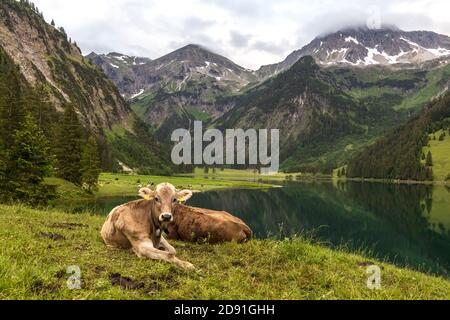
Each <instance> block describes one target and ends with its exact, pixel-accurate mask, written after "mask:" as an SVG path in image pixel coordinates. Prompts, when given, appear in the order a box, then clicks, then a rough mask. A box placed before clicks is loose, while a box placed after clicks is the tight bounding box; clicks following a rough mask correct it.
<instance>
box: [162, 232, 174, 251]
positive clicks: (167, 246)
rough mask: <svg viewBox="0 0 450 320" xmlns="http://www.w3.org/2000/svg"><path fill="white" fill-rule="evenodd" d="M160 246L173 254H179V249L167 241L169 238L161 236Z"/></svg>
mask: <svg viewBox="0 0 450 320" xmlns="http://www.w3.org/2000/svg"><path fill="white" fill-rule="evenodd" d="M160 247H162V248H163V249H164V250H166V251H167V252H168V253H171V254H177V251H176V250H175V248H174V247H172V246H171V245H170V243H169V242H167V240H166V239H165V238H164V237H162V236H161V242H160Z"/></svg>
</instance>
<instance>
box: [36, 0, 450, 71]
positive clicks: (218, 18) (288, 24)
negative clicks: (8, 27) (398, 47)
mask: <svg viewBox="0 0 450 320" xmlns="http://www.w3.org/2000/svg"><path fill="white" fill-rule="evenodd" d="M69 1H71V2H69ZM98 1H99V2H100V0H98ZM102 1H104V0H102ZM165 1H166V2H167V3H169V6H172V5H173V6H177V4H178V3H177V2H174V3H170V2H169V1H172V0H165ZM174 1H176V0H174ZM187 1H188V0H180V2H179V3H180V6H181V5H183V8H185V12H180V11H179V10H178V11H177V10H173V12H172V11H171V10H165V11H159V12H158V11H157V10H155V11H153V10H152V9H153V8H157V7H158V6H160V4H161V2H160V1H159V0H115V1H114V2H112V4H111V8H112V10H110V11H109V15H108V16H106V17H105V16H104V15H98V16H96V15H87V17H86V16H85V10H88V8H86V7H85V6H86V4H83V3H87V1H86V2H85V1H79V3H80V4H79V5H75V4H76V3H77V2H75V0H67V2H65V5H61V1H58V0H34V2H35V3H36V4H37V6H39V8H40V9H41V10H43V11H44V14H45V16H46V17H47V18H54V19H55V21H56V22H57V24H58V25H62V26H64V28H65V29H66V30H67V31H68V34H69V35H70V36H71V37H72V38H73V39H74V40H76V41H77V43H78V44H79V46H80V47H81V49H82V50H83V52H85V53H89V52H90V51H97V52H99V53H104V52H109V51H119V52H123V53H125V54H135V55H142V56H148V57H150V58H152V59H155V58H157V57H159V56H162V55H164V54H167V53H168V52H170V51H171V50H175V49H178V48H179V47H182V46H184V45H186V44H189V43H196V44H200V45H203V46H204V47H206V48H209V49H210V50H212V51H214V52H216V53H219V54H222V55H224V56H226V57H228V58H230V59H232V60H235V61H246V63H249V64H251V65H244V66H245V67H250V68H258V67H259V65H261V64H268V63H275V62H278V61H281V60H283V59H284V58H285V54H286V52H292V51H294V50H297V49H299V48H301V47H303V46H304V45H306V44H307V43H308V42H309V41H311V40H312V39H314V38H315V37H317V36H319V35H323V34H326V33H330V32H334V31H337V30H338V29H342V28H345V27H350V26H355V25H361V24H365V23H366V21H367V19H368V17H369V16H370V15H371V10H370V9H371V8H374V10H375V11H377V10H378V11H379V13H380V22H381V23H383V24H395V25H397V26H398V27H400V28H401V29H405V30H408V31H409V30H431V31H435V32H438V33H444V34H450V22H447V21H444V22H442V21H436V19H435V18H434V17H433V14H432V13H427V12H423V13H422V12H420V11H419V12H418V11H417V10H415V11H414V10H409V9H408V8H409V6H411V8H413V7H414V5H415V4H416V3H419V4H421V3H423V2H422V1H419V0H417V1H416V0H411V1H410V2H408V5H407V6H405V9H403V10H405V12H400V13H399V12H398V10H397V11H395V10H394V8H393V5H395V4H397V3H400V2H401V3H404V2H405V1H403V0H402V1H400V0H378V1H374V0H347V1H345V2H344V1H332V0H316V1H310V0H227V1H224V0H196V1H195V2H193V3H192V6H191V5H190V3H189V4H188V5H186V3H187ZM66 3H70V4H72V6H69V5H66ZM97 3H98V2H97ZM198 3H200V4H201V7H200V8H203V7H204V8H205V12H203V11H202V10H201V9H200V10H199V7H198ZM435 3H437V0H436V2H435V1H433V2H432V4H435ZM440 3H441V4H446V2H444V1H441V2H440ZM191 7H192V10H191ZM449 7H450V5H449ZM67 8H71V9H70V10H72V11H73V12H70V13H69V12H67V10H68V9H67ZM78 8H79V9H78ZM419 8H420V7H419ZM444 8H445V5H444ZM217 9H218V10H217ZM424 11H425V10H424ZM155 12H156V13H155ZM68 17H77V18H76V19H68ZM67 20H70V23H69V22H68V21H67ZM268 28H269V32H267V29H268ZM218 30H219V32H217V31H218ZM220 31H222V32H220ZM270 31H273V32H270ZM280 35H281V36H282V37H283V38H282V39H280ZM255 39H257V41H256V40H255ZM250 51H251V52H252V54H254V56H252V57H251V58H249V57H248V52H250ZM267 53H268V54H267ZM267 57H272V58H271V59H273V60H272V61H267V60H264V59H267Z"/></svg>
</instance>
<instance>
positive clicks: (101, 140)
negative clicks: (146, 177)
mask: <svg viewBox="0 0 450 320" xmlns="http://www.w3.org/2000/svg"><path fill="white" fill-rule="evenodd" d="M0 48H1V55H2V61H3V64H4V67H5V68H6V65H7V66H8V67H7V68H8V70H13V69H14V70H15V71H14V73H15V74H16V78H17V77H18V78H20V81H19V80H15V76H12V75H7V74H6V73H2V76H3V77H2V78H3V82H4V83H5V86H6V87H8V86H9V87H10V89H9V90H10V91H11V94H10V96H9V98H6V97H8V96H5V97H2V98H3V99H6V100H8V99H9V100H8V101H6V102H4V103H3V104H4V106H5V108H11V110H15V111H14V112H16V113H24V114H26V113H27V112H28V111H18V109H17V107H13V106H14V105H22V106H23V110H31V111H32V113H34V116H35V118H36V120H37V121H38V122H39V126H40V127H41V128H42V130H43V132H44V133H45V135H46V138H47V139H48V140H49V144H50V145H51V146H52V147H53V149H55V148H56V147H55V146H56V145H57V143H56V141H55V139H56V138H57V137H61V136H62V135H63V134H65V133H67V132H66V130H63V129H61V128H62V127H63V126H64V125H63V124H62V122H61V121H62V120H64V119H70V117H64V116H62V115H63V113H64V112H66V111H67V110H68V109H73V115H76V116H75V117H72V118H73V119H71V120H70V121H72V122H73V123H71V124H66V127H69V128H72V127H74V126H75V127H76V126H79V127H80V128H79V129H77V130H76V131H78V133H77V134H76V135H75V136H77V137H79V138H77V139H79V140H80V141H87V139H88V138H89V136H92V137H94V139H95V141H96V144H97V146H98V153H99V157H100V165H101V168H102V169H103V170H110V171H111V170H112V171H115V170H121V169H122V168H121V166H120V165H119V161H120V163H123V164H125V165H126V166H128V167H131V168H133V169H135V170H136V171H139V170H141V171H144V172H154V173H170V172H171V171H172V170H173V168H172V167H171V164H170V162H169V156H168V151H167V150H166V148H163V147H162V146H161V145H160V144H159V143H158V142H157V141H156V140H155V139H154V137H153V134H152V132H150V131H145V130H146V128H145V127H146V126H145V125H144V124H143V122H142V121H141V120H140V119H139V118H138V117H136V116H135V114H134V112H133V111H132V110H131V108H130V107H129V105H128V103H127V102H126V101H125V100H124V99H123V98H122V97H121V95H120V93H119V91H118V90H117V88H116V87H115V86H114V84H113V83H112V82H111V81H110V80H109V79H108V78H107V76H106V75H105V74H104V72H103V71H102V70H101V69H100V68H98V67H97V66H95V65H93V64H92V63H91V62H90V61H89V60H88V59H86V58H84V57H83V56H82V55H81V51H80V49H79V48H78V46H77V44H76V42H74V41H73V40H72V39H70V38H69V37H68V35H67V34H66V32H65V30H64V28H63V27H57V26H56V23H55V22H54V21H52V23H51V24H48V23H46V22H45V20H44V18H43V14H42V13H41V12H40V11H39V9H38V8H37V7H36V6H35V5H34V4H33V3H31V2H29V1H26V0H22V1H13V0H4V1H1V2H0ZM11 72H12V71H11ZM17 92H20V94H18V93H17ZM28 92H31V93H32V94H29V93H28ZM24 96H26V98H24ZM36 110H39V111H36ZM37 113H39V114H38V115H36V114H37ZM6 114H8V117H12V115H11V114H9V113H8V112H6ZM5 121H7V122H13V123H10V124H8V126H10V127H11V126H20V123H21V119H20V117H19V118H17V119H16V118H15V119H11V118H9V119H8V120H5ZM75 122H76V123H75ZM9 129H11V128H9ZM143 130H144V131H145V133H144V132H143ZM11 134H12V132H11ZM83 143H84V142H81V144H83ZM80 152H81V151H80ZM77 157H78V158H79V155H78V156H77Z"/></svg>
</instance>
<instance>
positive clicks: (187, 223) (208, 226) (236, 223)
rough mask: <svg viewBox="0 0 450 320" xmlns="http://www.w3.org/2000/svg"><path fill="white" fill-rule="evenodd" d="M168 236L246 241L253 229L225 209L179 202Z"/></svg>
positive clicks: (196, 240) (199, 239)
mask: <svg viewBox="0 0 450 320" xmlns="http://www.w3.org/2000/svg"><path fill="white" fill-rule="evenodd" d="M166 232H167V238H168V239H172V240H182V241H189V242H209V243H218V242H225V241H236V242H239V243H242V242H246V241H248V240H250V238H251V237H252V230H251V229H250V228H249V227H248V226H247V225H246V224H245V223H244V222H243V221H242V220H241V219H239V218H237V217H235V216H232V215H231V214H229V213H228V212H225V211H214V210H208V209H203V208H194V207H188V206H184V205H181V204H178V205H176V206H175V207H174V210H173V223H170V224H169V225H168V228H167V230H166Z"/></svg>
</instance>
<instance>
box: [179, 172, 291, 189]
mask: <svg viewBox="0 0 450 320" xmlns="http://www.w3.org/2000/svg"><path fill="white" fill-rule="evenodd" d="M299 174H300V173H283V172H278V173H273V174H259V173H258V172H256V171H254V170H252V169H248V170H243V169H223V170H220V169H216V171H215V172H213V169H212V168H210V169H209V171H208V173H206V174H205V173H204V171H203V169H202V168H195V169H194V172H193V173H186V174H182V175H181V176H185V177H194V178H195V179H198V178H200V179H201V178H205V177H208V178H209V179H217V180H227V181H233V182H235V183H238V182H239V181H247V182H259V183H264V184H270V183H271V182H274V183H278V182H280V181H284V180H286V179H287V177H288V176H295V175H299ZM272 186H273V185H272Z"/></svg>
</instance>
